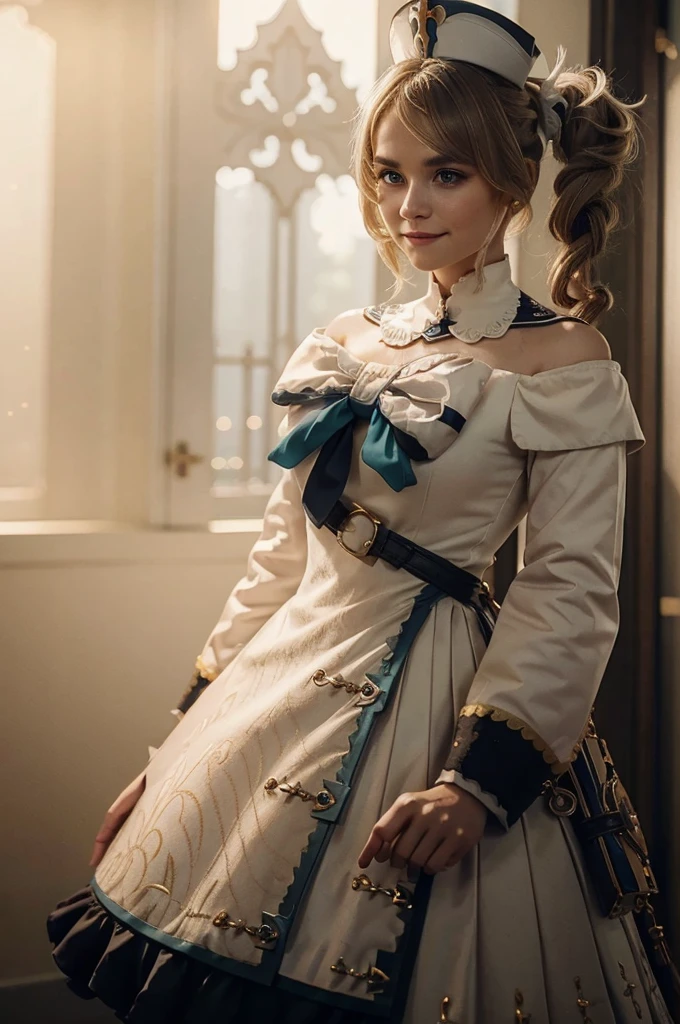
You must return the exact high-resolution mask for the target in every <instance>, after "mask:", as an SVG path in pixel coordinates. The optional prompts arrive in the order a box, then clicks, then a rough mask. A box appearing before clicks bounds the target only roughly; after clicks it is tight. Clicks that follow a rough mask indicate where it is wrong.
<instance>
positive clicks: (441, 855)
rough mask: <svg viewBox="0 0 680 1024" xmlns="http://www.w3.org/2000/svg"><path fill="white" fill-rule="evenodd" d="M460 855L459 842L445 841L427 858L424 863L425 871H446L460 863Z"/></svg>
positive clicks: (428, 872)
mask: <svg viewBox="0 0 680 1024" xmlns="http://www.w3.org/2000/svg"><path fill="white" fill-rule="evenodd" d="M460 856H461V854H460V851H459V849H458V846H457V844H453V843H451V842H446V841H445V842H443V843H441V845H440V846H438V847H437V848H436V849H435V850H434V851H433V852H432V854H431V855H430V856H429V857H428V858H427V861H426V862H425V864H424V865H423V871H424V872H425V874H426V875H436V874H438V873H439V872H440V871H446V870H447V869H448V868H452V867H454V866H455V864H457V863H458V860H459V859H460Z"/></svg>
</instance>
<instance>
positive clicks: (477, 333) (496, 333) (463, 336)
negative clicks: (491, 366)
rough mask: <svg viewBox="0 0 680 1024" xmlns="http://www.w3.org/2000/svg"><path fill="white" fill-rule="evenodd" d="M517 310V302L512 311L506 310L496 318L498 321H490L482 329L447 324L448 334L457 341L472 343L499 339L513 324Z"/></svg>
mask: <svg viewBox="0 0 680 1024" xmlns="http://www.w3.org/2000/svg"><path fill="white" fill-rule="evenodd" d="M518 308H519V302H518V303H517V305H516V306H515V308H514V309H508V310H506V311H505V312H504V313H502V314H501V315H500V317H498V319H496V320H492V321H491V322H490V323H488V324H486V325H485V326H484V327H483V328H482V329H480V328H477V327H465V326H462V325H459V324H458V323H455V324H449V332H450V333H451V334H452V335H453V336H454V338H458V340H459V341H467V342H472V343H474V342H477V341H481V340H482V338H500V337H501V335H503V334H505V333H506V331H507V330H508V328H509V327H510V325H511V324H512V323H514V320H515V317H516V316H517V309H518Z"/></svg>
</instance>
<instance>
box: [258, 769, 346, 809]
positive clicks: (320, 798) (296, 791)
mask: <svg viewBox="0 0 680 1024" xmlns="http://www.w3.org/2000/svg"><path fill="white" fill-rule="evenodd" d="M264 788H265V790H266V791H267V792H268V793H270V792H272V791H273V790H275V789H280V790H281V791H282V792H283V793H288V794H289V795H290V796H299V797H300V799H301V800H313V801H314V807H313V810H315V811H327V810H328V808H329V807H332V806H333V804H334V803H335V802H336V800H335V797H334V796H333V794H332V793H331V792H330V790H328V789H320V790H319V792H318V793H310V792H309V790H307V789H303V788H302V783H300V782H296V783H295V785H294V786H291V784H290V782H286V780H285V779H283V780H282V781H281V782H279V780H278V779H275V778H274V777H273V776H272V778H270V779H267V781H266V782H265V784H264Z"/></svg>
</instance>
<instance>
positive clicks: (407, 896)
mask: <svg viewBox="0 0 680 1024" xmlns="http://www.w3.org/2000/svg"><path fill="white" fill-rule="evenodd" d="M352 888H353V889H354V891H355V892H382V893H384V894H385V896H389V897H390V898H391V900H392V902H393V903H394V905H395V907H405V908H406V910H412V909H413V904H412V903H411V900H412V898H413V897H412V895H411V892H410V890H409V889H407V888H406V887H405V886H403V885H402V884H401V883H400V882H398V883H397V884H396V886H395V887H394V889H385V888H383V886H382V885H375V883H374V882H372V881H371V879H370V878H369V877H368V875H363V874H362V875H357V876H356V877H355V878H353V879H352Z"/></svg>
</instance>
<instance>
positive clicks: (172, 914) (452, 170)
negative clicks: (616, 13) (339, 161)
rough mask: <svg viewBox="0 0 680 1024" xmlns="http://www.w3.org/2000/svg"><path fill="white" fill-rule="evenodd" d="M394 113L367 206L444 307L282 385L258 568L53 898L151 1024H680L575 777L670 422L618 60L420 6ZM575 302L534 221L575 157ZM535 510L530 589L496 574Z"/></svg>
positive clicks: (558, 211)
mask: <svg viewBox="0 0 680 1024" xmlns="http://www.w3.org/2000/svg"><path fill="white" fill-rule="evenodd" d="M391 42H392V49H393V54H394V57H395V62H396V63H395V65H394V66H393V67H392V68H391V69H390V70H389V71H388V72H387V73H386V74H385V75H384V76H383V77H382V78H381V80H380V81H379V82H378V83H377V85H376V87H375V89H374V91H373V93H372V95H371V97H370V98H369V99H368V101H367V102H366V103H365V104H364V106H363V108H362V109H361V110H360V111H359V115H358V117H357V121H356V129H355V135H354V146H353V158H354V171H355V178H356V181H357V183H358V185H359V188H360V193H361V204H362V210H363V215H364V219H365V223H366V226H367V229H368V231H369V232H370V234H371V236H372V237H373V238H374V239H375V241H376V243H377V246H378V249H379V252H380V255H381V257H382V258H383V260H384V261H385V262H386V264H387V265H388V266H389V267H390V268H391V269H392V270H393V272H394V274H395V278H396V279H397V280H400V279H401V277H402V275H403V273H404V268H405V266H406V265H407V264H408V263H410V264H411V265H412V266H413V267H416V268H417V269H419V270H422V271H426V272H427V273H428V275H429V284H428V288H427V291H426V293H425V294H424V295H422V297H421V298H419V299H418V300H416V301H413V302H409V303H405V304H394V303H391V304H388V305H383V306H379V307H371V308H368V309H365V310H352V311H350V312H347V313H343V314H342V315H341V316H339V317H337V319H336V320H334V321H333V322H332V323H331V324H330V325H329V326H328V327H326V329H325V330H324V329H317V330H314V331H313V332H312V334H311V335H310V336H309V337H307V338H306V339H305V340H304V341H303V342H302V343H301V344H300V346H299V347H298V349H297V350H296V352H295V353H294V354H293V356H292V357H291V358H290V360H289V361H288V363H287V365H286V366H285V368H284V370H283V372H282V374H281V377H280V379H279V381H278V383H277V385H276V389H275V392H274V394H273V396H272V398H273V401H274V402H275V403H277V404H278V405H281V406H285V407H287V415H286V417H285V418H284V421H283V424H282V428H281V441H280V443H279V444H278V445H277V446H276V448H275V449H274V450H273V451H272V452H271V453H270V458H271V459H272V461H275V462H276V463H278V464H279V465H280V466H281V467H282V468H283V474H282V476H281V479H280V482H279V483H278V485H277V487H276V488H275V490H274V493H273V495H272V497H271V500H270V502H269V504H268V507H267V510H266V515H265V521H264V529H263V532H262V535H261V536H260V538H259V539H258V541H257V542H256V544H255V546H254V547H253V549H252V551H251V553H250V557H249V560H248V570H247V574H246V576H245V577H244V578H243V579H242V580H241V582H240V583H239V584H238V585H237V586H236V587H235V589H234V591H233V592H232V594H231V595H230V597H229V600H228V602H227V605H226V608H225V611H224V614H223V616H222V619H221V621H220V622H219V623H218V625H217V626H216V628H215V630H214V631H213V633H212V634H211V636H210V638H209V639H208V642H207V643H206V646H205V649H204V650H203V652H202V654H201V657H200V658H199V661H198V667H197V673H196V677H195V680H194V683H193V685H192V687H191V688H190V690H189V691H188V693H187V694H186V695H185V697H184V698H183V700H182V702H181V703H180V707H179V708H178V717H179V718H180V721H179V723H178V725H177V727H176V728H175V730H174V731H173V732H172V733H171V734H170V736H169V737H168V738H167V740H166V741H165V742H164V743H163V745H162V746H161V747H160V749H159V750H158V751H157V752H156V753H155V754H154V755H153V757H152V758H151V760H150V762H149V764H148V766H147V768H146V769H145V771H144V772H143V773H142V774H141V775H140V776H139V778H138V779H136V780H135V782H134V783H132V784H131V786H129V787H128V789H127V790H125V791H124V793H123V794H121V797H119V798H118V800H117V801H116V802H115V803H114V805H113V806H112V808H111V810H110V811H109V813H108V815H107V817H106V821H105V823H104V825H103V827H102V829H101V831H100V833H99V835H98V836H97V840H96V844H95V852H94V855H93V861H92V863H93V864H94V865H95V866H96V873H95V876H94V879H93V881H92V883H91V884H90V885H89V886H87V887H86V888H85V889H83V890H81V891H80V892H79V893H76V894H75V895H74V896H72V897H71V898H70V899H68V900H66V901H64V902H63V903H61V904H60V905H59V906H58V908H57V909H56V910H55V911H54V912H53V913H52V914H51V915H50V919H49V933H50V937H51V939H52V942H53V943H54V946H55V950H54V955H55V958H56V961H57V963H58V964H59V966H60V967H61V968H62V970H63V971H64V972H65V973H66V974H67V975H68V976H69V977H70V978H71V984H72V986H73V987H74V988H75V989H76V991H78V992H79V993H80V994H81V995H85V996H87V995H89V996H91V995H92V994H95V995H97V996H98V997H99V998H100V999H102V1000H103V1001H104V1002H105V1003H107V1004H108V1005H110V1006H112V1007H114V1008H115V1010H116V1011H117V1013H118V1015H119V1016H120V1018H121V1019H123V1020H126V1021H131V1022H133V1024H152V1022H157V1021H164V1022H166V1024H175V1022H176V1024H179V1022H196V1024H198V1022H200V1024H217V1022H218V1021H219V1022H220V1024H229V1022H233V1021H247V1020H276V1021H277V1022H278V1024H282V1022H285V1024H293V1022H294V1024H321V1022H324V1024H349V1022H355V1024H368V1022H369V1021H375V1020H376V1019H378V1020H380V1019H384V1020H389V1021H391V1022H404V1024H435V1021H438V1020H439V1021H449V1022H451V1024H453V1022H457V1024H503V1022H506V1021H507V1022H508V1024H510V1022H511V1021H516V1022H517V1021H529V1020H530V1021H531V1022H532V1024H549V1022H550V1024H567V1022H568V1021H574V1022H576V1021H578V1020H582V1021H591V1024H624V1022H626V1024H627V1022H630V1024H633V1022H636V1021H638V1020H646V1021H651V1022H655V1024H670V1022H671V1018H670V1016H669V1013H668V1010H667V1009H666V1006H665V1004H664V1001H663V999H662V997H661V995H660V993H659V989H658V987H657V984H656V981H655V979H654V976H653V974H652V971H651V968H650V965H649V962H648V960H647V958H646V956H645V953H644V951H643V948H642V946H641V943H640V940H639V938H638V933H637V930H636V928H635V924H634V923H633V920H632V915H631V914H627V915H624V916H622V917H620V918H617V919H614V918H612V917H608V916H606V915H605V914H604V913H603V912H602V909H601V907H600V906H599V904H598V894H597V892H596V888H595V884H594V882H593V879H592V878H591V877H590V875H589V873H588V869H587V866H586V864H585V861H584V857H583V854H582V852H581V848H580V846H579V843H578V842H577V841H576V839H575V835H574V831H573V829H572V827H571V823H570V822H569V820H565V819H564V818H563V817H560V816H559V815H557V814H555V813H553V810H552V809H551V805H550V804H549V803H548V802H547V800H546V797H545V796H542V795H541V794H542V792H543V791H544V789H545V787H546V785H547V784H548V783H549V782H550V780H551V779H553V780H554V779H556V778H558V777H559V775H560V774H561V773H563V772H564V771H565V770H566V768H567V767H568V766H569V765H570V764H571V763H573V762H574V758H575V757H576V754H577V751H578V749H579V744H580V743H581V741H582V740H583V738H584V735H585V732H586V729H587V724H588V718H589V712H590V709H591V706H592V703H593V700H594V698H595V695H596V693H597V689H598V686H599V683H600V680H601V677H602V674H603V672H604V669H605V666H606V664H607V660H608V658H609V655H610V652H611V649H612V645H613V643H614V640H615V637H616V633H617V628H618V606H617V583H618V576H619V566H620V559H621V544H622V533H623V521H624V495H625V475H626V456H627V453H629V452H631V451H634V450H636V449H637V448H639V447H640V446H641V445H642V444H643V442H644V438H643V434H642V432H641V430H640V426H639V423H638V420H637V417H636V415H635V411H634V409H633V407H632V404H631V401H630V397H629V393H628V387H627V384H626V381H625V379H624V377H623V376H622V373H621V368H620V366H619V364H618V363H617V362H615V361H613V360H612V358H611V353H610V350H609V347H608V345H607V342H606V341H605V339H604V338H603V337H602V335H601V334H600V333H599V332H598V331H597V329H596V328H595V327H594V326H593V322H594V321H595V320H596V319H597V317H598V315H599V314H600V313H602V312H603V311H604V310H606V309H607V308H608V306H609V305H610V302H611V298H610V293H609V291H608V290H607V288H606V287H605V286H604V285H603V284H601V283H599V282H598V280H597V277H596V272H595V267H594V260H595V258H596V257H597V256H598V254H599V253H600V252H601V251H602V248H603V246H604V244H605V240H606V237H607V234H608V231H609V229H610V228H611V227H612V226H613V225H614V223H615V221H616V215H617V211H616V206H615V204H614V200H613V192H614V190H615V189H616V187H617V186H618V185H619V184H620V182H621V180H622V175H623V170H624V167H625V165H626V164H627V163H628V162H629V161H630V160H631V159H632V157H633V156H634V154H635V150H636V142H637V134H636V132H637V130H636V125H635V114H634V112H633V110H632V108H631V107H630V106H627V105H626V104H625V103H623V102H621V101H620V100H617V99H615V98H614V97H613V96H612V94H611V92H610V91H609V88H608V85H607V81H606V78H605V75H604V73H603V72H602V71H601V70H599V69H597V68H587V69H585V70H584V69H575V70H570V71H560V70H559V68H558V69H556V71H555V72H553V73H552V75H550V76H547V77H545V76H544V78H543V79H542V80H537V81H530V80H529V76H530V73H531V72H532V69H534V65H535V62H536V60H537V59H538V57H539V51H538V50H537V48H536V46H535V44H534V40H533V39H532V38H531V36H529V35H528V33H527V32H525V31H524V30H523V29H521V28H520V27H519V26H518V25H515V24H514V23H513V22H511V21H509V20H508V19H506V18H504V17H501V16H500V15H497V14H495V13H494V12H491V11H489V10H487V9H486V8H481V7H478V6H476V5H474V4H469V3H459V2H442V3H439V4H436V5H435V4H434V3H427V2H426V0H421V2H420V3H416V4H408V5H406V6H405V7H403V8H402V9H401V10H400V11H399V12H398V13H397V14H396V16H395V18H394V22H393V26H392V36H391ZM549 141H551V142H552V145H553V151H554V153H555V155H556V156H557V158H558V160H560V161H561V162H562V163H563V164H564V165H565V166H564V169H563V170H562V171H561V173H560V174H559V175H558V177H557V180H556V183H555V191H556V197H555V202H554V207H553V211H552V214H551V218H550V228H551V231H552V233H553V234H554V236H555V237H556V238H557V240H558V241H559V242H560V243H561V245H560V248H559V252H558V255H557V258H556V261H555V263H554V266H553V268H552V271H551V278H550V280H551V285H552V294H553V298H554V300H555V303H556V304H557V305H558V306H561V307H566V308H568V309H569V310H570V315H568V316H561V315H558V314H556V313H553V312H551V311H550V310H547V309H545V308H544V307H542V306H541V305H539V304H538V303H537V302H535V301H534V300H532V299H531V298H529V297H528V296H526V295H524V294H523V293H522V292H521V291H520V290H519V288H518V287H517V286H516V285H515V284H514V282H513V281H512V278H511V274H510V267H509V263H508V259H507V257H506V256H505V255H504V248H503V241H504V237H505V234H506V231H507V229H508V226H509V224H510V222H511V221H512V220H513V219H514V218H515V217H516V216H518V215H519V216H524V217H526V216H527V214H528V211H529V206H530V201H531V197H532V194H533V192H534V189H535V187H536V182H537V178H538V173H539V165H540V162H541V158H542V156H543V154H544V152H545V148H546V145H547V143H548V142H549ZM525 514H526V515H527V517H528V518H527V544H526V553H525V565H524V568H523V569H522V570H521V572H519V574H518V575H517V577H516V579H515V580H514V581H513V583H512V585H511V587H510V590H509V593H508V595H507V597H506V599H505V601H504V603H503V606H502V609H501V610H500V612H499V611H498V606H497V605H495V603H494V602H493V601H492V600H491V598H490V596H489V593H488V589H486V588H485V586H484V585H483V584H482V583H481V577H482V574H483V573H484V571H485V570H486V569H487V568H488V567H489V566H490V565H491V563H492V562H493V558H494V553H495V552H496V551H497V549H498V548H499V547H500V546H501V544H502V543H503V542H504V541H505V539H506V538H507V537H508V536H509V535H510V533H511V532H512V531H513V530H514V529H515V527H516V526H517V525H518V523H519V522H520V521H521V520H522V519H523V517H524V516H525Z"/></svg>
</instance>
